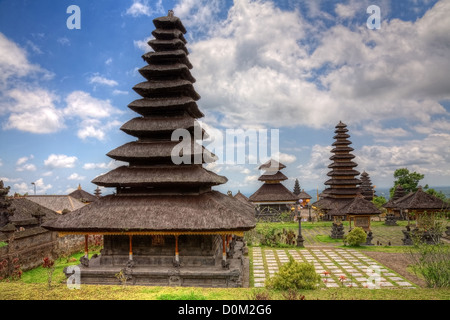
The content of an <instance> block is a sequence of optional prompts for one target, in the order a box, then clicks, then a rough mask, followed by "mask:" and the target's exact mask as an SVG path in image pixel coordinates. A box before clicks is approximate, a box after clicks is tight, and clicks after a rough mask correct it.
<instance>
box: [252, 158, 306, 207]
mask: <svg viewBox="0 0 450 320" xmlns="http://www.w3.org/2000/svg"><path fill="white" fill-rule="evenodd" d="M284 168H286V166H285V165H284V164H282V163H280V162H278V161H276V160H273V159H271V160H269V161H268V162H266V163H264V164H262V165H261V166H260V167H259V168H258V169H259V170H264V173H263V174H262V175H261V176H260V177H259V179H258V180H259V181H262V182H264V184H263V185H262V186H261V187H260V188H259V189H258V190H257V191H256V192H255V193H254V194H252V195H251V196H250V197H249V198H248V199H249V201H250V202H252V203H253V204H255V205H259V207H260V210H261V211H264V210H268V211H270V209H271V210H276V211H278V212H283V211H290V210H291V207H292V205H294V204H295V203H296V202H297V201H298V199H299V198H298V196H296V195H295V194H293V193H292V192H291V191H289V190H288V189H287V188H286V187H285V186H284V185H283V184H281V182H282V181H285V180H287V179H288V178H287V177H286V176H285V175H284V174H283V173H282V172H281V170H282V169H284Z"/></svg>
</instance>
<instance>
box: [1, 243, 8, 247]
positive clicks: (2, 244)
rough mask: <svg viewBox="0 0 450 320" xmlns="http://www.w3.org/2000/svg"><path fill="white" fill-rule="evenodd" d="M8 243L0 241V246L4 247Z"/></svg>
mask: <svg viewBox="0 0 450 320" xmlns="http://www.w3.org/2000/svg"><path fill="white" fill-rule="evenodd" d="M7 245H8V244H7V243H6V242H3V241H0V248H1V247H6V246H7Z"/></svg>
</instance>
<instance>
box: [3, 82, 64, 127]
mask: <svg viewBox="0 0 450 320" xmlns="http://www.w3.org/2000/svg"><path fill="white" fill-rule="evenodd" d="M4 96H5V98H6V99H5V100H4V101H2V102H0V110H4V111H6V112H9V113H10V115H9V118H8V121H7V122H6V123H5V124H4V125H3V128H4V129H6V130H10V129H16V130H20V131H25V132H31V133H38V134H46V133H53V132H57V131H59V130H61V129H62V128H64V118H63V113H62V112H61V111H60V110H58V109H57V108H56V106H55V103H56V102H57V101H59V97H58V96H56V95H54V94H53V93H51V92H49V91H47V90H45V89H41V88H33V89H17V88H16V89H11V90H8V91H6V92H4Z"/></svg>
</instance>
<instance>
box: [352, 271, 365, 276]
mask: <svg viewBox="0 0 450 320" xmlns="http://www.w3.org/2000/svg"><path fill="white" fill-rule="evenodd" d="M350 274H351V275H352V276H353V277H362V276H363V274H362V273H359V272H350Z"/></svg>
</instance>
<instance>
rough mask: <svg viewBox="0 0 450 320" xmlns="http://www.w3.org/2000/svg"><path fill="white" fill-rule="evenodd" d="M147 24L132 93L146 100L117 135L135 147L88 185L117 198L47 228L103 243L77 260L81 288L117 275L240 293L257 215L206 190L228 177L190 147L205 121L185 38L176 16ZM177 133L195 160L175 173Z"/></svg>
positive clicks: (115, 155) (121, 151)
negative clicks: (246, 244) (245, 239)
mask: <svg viewBox="0 0 450 320" xmlns="http://www.w3.org/2000/svg"><path fill="white" fill-rule="evenodd" d="M153 23H154V25H155V27H156V30H154V31H153V32H152V34H153V36H154V37H155V39H154V40H151V41H149V45H150V46H151V47H152V48H153V50H154V52H149V53H146V54H145V55H144V56H143V59H144V60H145V61H146V62H147V64H148V65H147V66H145V67H143V68H142V69H140V70H139V71H140V73H141V74H142V76H143V77H144V78H145V79H146V81H145V82H142V83H140V84H138V85H136V86H135V87H134V88H133V89H134V90H135V91H136V92H137V93H138V94H139V95H141V96H142V99H139V100H136V101H134V102H132V103H131V104H130V105H129V108H130V109H132V110H133V111H135V112H137V113H138V114H140V117H137V118H134V119H132V120H130V121H129V122H127V123H125V124H124V125H123V126H122V128H121V130H122V131H124V132H125V133H127V134H129V135H132V136H134V137H136V138H137V140H136V141H134V142H130V143H127V144H125V145H122V146H120V147H118V148H116V149H114V150H112V151H111V152H109V153H108V156H109V157H111V158H112V159H115V160H120V161H124V162H128V165H126V166H122V167H119V168H117V169H114V170H112V171H110V172H108V173H106V174H104V175H102V176H100V177H97V178H95V179H94V180H93V181H92V182H93V183H95V184H97V185H98V186H103V187H113V188H115V190H116V193H115V194H114V195H109V196H104V197H102V198H100V199H99V200H98V201H96V202H94V203H92V204H90V205H88V206H85V207H83V208H81V209H80V210H77V211H73V212H71V213H69V214H67V215H65V216H62V217H60V218H59V219H58V220H56V221H55V222H52V223H48V224H46V225H45V227H46V228H47V229H50V230H55V231H59V232H60V233H62V234H79V235H85V236H86V235H90V234H101V235H103V236H104V248H103V250H102V252H101V255H100V256H99V257H96V258H91V259H90V260H88V259H87V257H86V258H84V259H82V265H81V271H82V273H81V279H82V282H83V283H100V284H102V283H118V279H117V278H116V277H115V274H117V273H118V272H119V271H120V270H124V272H125V274H126V276H127V277H128V279H129V280H128V283H131V284H137V285H179V286H206V287H238V286H242V283H243V278H244V261H245V258H244V257H243V255H242V245H243V243H242V241H240V239H241V237H242V236H243V233H244V231H247V230H250V229H252V228H254V226H255V218H254V211H253V210H252V208H251V207H249V206H245V205H242V203H241V202H240V201H238V200H236V199H234V198H232V197H229V196H227V195H224V194H221V193H219V192H217V191H213V190H212V189H211V187H212V186H215V185H219V184H223V183H226V182H227V179H226V178H225V177H222V176H219V175H217V174H215V173H213V172H210V171H208V170H206V169H204V168H203V166H202V163H205V162H211V161H214V155H211V154H210V153H209V152H205V151H207V150H205V149H204V148H203V147H202V146H201V145H199V144H197V143H196V142H195V139H198V137H195V138H194V131H196V126H197V123H196V121H195V120H196V119H197V118H201V117H203V114H202V113H201V112H200V110H199V109H198V106H197V103H196V101H197V100H199V99H200V96H199V95H198V93H197V92H196V91H195V89H194V86H193V83H194V82H195V79H194V78H193V77H192V75H191V72H190V69H191V68H192V65H191V63H190V62H189V59H188V50H187V49H186V40H185V38H184V36H183V34H185V33H186V30H185V28H184V26H183V24H182V22H181V21H180V19H179V18H177V17H175V16H173V13H172V12H169V15H168V16H166V17H160V18H157V19H155V20H153ZM176 129H185V130H186V132H188V133H189V134H190V137H191V140H190V143H189V144H188V146H189V147H188V148H187V149H190V150H187V149H186V148H185V147H184V148H183V156H186V153H187V158H188V159H190V160H191V161H185V163H183V164H180V165H176V164H174V162H173V159H172V153H173V150H175V149H174V148H176V147H177V146H178V145H179V144H180V141H172V133H173V132H174V130H176ZM177 150H178V149H177ZM185 159H186V158H185ZM198 159H202V161H201V162H200V163H198V162H196V161H195V160H198Z"/></svg>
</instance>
